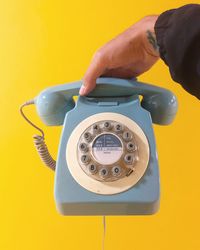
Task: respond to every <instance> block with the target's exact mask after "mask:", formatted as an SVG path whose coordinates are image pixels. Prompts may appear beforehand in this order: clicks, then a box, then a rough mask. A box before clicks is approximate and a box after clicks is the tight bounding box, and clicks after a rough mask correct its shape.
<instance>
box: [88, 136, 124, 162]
mask: <svg viewBox="0 0 200 250" xmlns="http://www.w3.org/2000/svg"><path fill="white" fill-rule="evenodd" d="M92 152H93V155H94V157H95V159H96V161H97V162H99V163H100V164H103V165H110V164H113V163H115V162H117V161H118V160H119V159H120V158H121V156H122V154H123V146H122V143H121V141H120V140H119V139H118V138H117V136H115V135H113V134H103V135H100V136H98V137H97V138H96V139H95V141H94V142H93V145H92Z"/></svg>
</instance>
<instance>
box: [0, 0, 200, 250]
mask: <svg viewBox="0 0 200 250" xmlns="http://www.w3.org/2000/svg"><path fill="white" fill-rule="evenodd" d="M190 2H196V3H200V1H156V0H151V1H147V0H146V1H145V0H139V1H133V0H132V1H131V0H123V1H121V0H116V1H111V0H101V1H95V0H84V1H81V0H79V1H67V0H65V1H64V0H63V1H60V0H57V1H50V0H49V1H47V0H46V1H45V0H44V1H39V0H29V1H26V0H15V1H11V0H7V1H5V0H4V1H2V0H1V1H0V83H1V88H0V106H1V113H0V124H1V129H0V147H1V148H0V149H1V159H0V160H1V166H0V169H1V174H0V199H1V205H0V249H2V250H27V249H28V250H33V249H34V250H36V249H37V250H47V249H48V250H55V249H59V250H62V249H69V250H71V249H75V250H76V249H77V250H78V249H87V250H90V249H92V250H94V249H95V250H98V249H101V242H102V233H103V227H102V217H101V216H97V217H95V216H93V217H84V216H82V217H63V216H61V215H59V214H58V213H57V211H56V209H55V204H54V197H53V185H54V173H53V172H51V171H50V170H48V169H47V168H46V167H44V166H43V164H42V163H41V161H40V159H39V158H38V155H37V153H36V152H35V149H34V148H33V145H32V138H31V136H32V134H34V133H35V130H34V129H33V128H32V127H30V126H29V125H28V124H27V123H26V122H25V121H24V120H23V119H22V118H21V117H20V115H19V111H18V108H19V105H20V104H21V103H23V102H24V101H25V100H28V99H31V98H33V97H35V96H36V95H37V94H38V93H39V92H40V91H41V90H42V89H44V88H46V87H48V86H53V85H56V84H59V83H64V82H70V81H74V80H77V79H80V78H82V77H83V74H84V72H85V70H86V69H87V66H88V64H89V62H90V59H91V56H92V54H93V53H94V51H95V50H96V49H97V48H98V47H99V46H101V45H103V44H104V43H105V42H106V41H108V40H110V39H111V38H112V37H114V36H115V35H117V34H118V33H120V32H122V31H123V30H124V29H125V28H127V27H128V26H130V25H131V24H133V23H134V22H136V21H137V20H138V19H140V18H142V17H143V16H145V15H148V14H156V13H161V12H162V11H164V10H167V9H169V8H174V7H178V6H181V5H183V4H186V3H190ZM140 80H143V81H146V82H150V83H155V84H157V85H160V86H163V87H167V88H169V89H171V90H172V91H174V93H175V94H176V95H177V97H178V99H179V112H178V115H177V117H176V120H175V122H174V123H173V125H171V126H167V127H161V126H154V127H155V134H156V141H157V149H158V155H159V164H160V174H161V191H162V193H161V207H160V211H159V212H158V213H157V214H156V215H153V216H147V217H145V216H122V217H118V216H113V217H112V216H109V217H107V232H106V242H105V246H106V248H105V249H106V250H108V249H110V250H111V249H112V250H113V249H116V250H122V249H140V250H168V249H176V250H177V249H181V250H197V249H200V237H199V233H200V232H199V224H200V213H199V211H200V202H199V199H200V164H199V156H200V151H199V149H200V146H199V142H200V130H199V128H200V102H199V101H198V100H197V99H195V98H194V97H192V96H190V95H189V94H187V93H186V92H185V91H184V90H183V89H182V88H181V87H180V86H179V85H178V84H176V83H174V82H173V81H172V80H171V79H170V76H169V73H168V69H167V67H166V66H165V65H164V63H163V62H162V61H159V62H158V63H157V64H156V65H155V66H154V67H153V68H152V70H150V71H149V72H148V73H146V74H144V75H143V76H141V77H140ZM26 114H27V115H29V117H31V119H33V120H34V121H35V122H37V123H38V124H39V125H40V126H41V127H42V128H43V129H45V131H46V138H47V143H48V144H49V145H50V151H51V152H53V153H54V156H56V153H57V146H58V142H59V135H60V131H61V127H45V126H44V125H43V124H42V123H41V122H40V121H39V119H38V117H37V115H36V114H35V107H29V108H27V109H26Z"/></svg>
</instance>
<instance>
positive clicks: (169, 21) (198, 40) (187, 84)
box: [155, 4, 200, 99]
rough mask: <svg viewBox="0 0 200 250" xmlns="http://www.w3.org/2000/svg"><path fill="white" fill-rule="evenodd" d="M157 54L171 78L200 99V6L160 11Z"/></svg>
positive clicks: (194, 5)
mask: <svg viewBox="0 0 200 250" xmlns="http://www.w3.org/2000/svg"><path fill="white" fill-rule="evenodd" d="M155 34H156V39H157V43H158V46H159V51H160V57H161V58H162V59H163V60H164V62H165V63H166V64H167V65H168V67H169V70H170V74H171V77H172V79H173V80H174V81H176V82H178V83H180V84H181V85H182V86H183V88H184V89H185V90H187V91H188V92H189V93H190V94H192V95H194V96H196V97H197V98H198V99H200V5H199V4H188V5H185V6H182V7H180V8H178V9H172V10H168V11H166V12H164V13H162V14H161V15H160V16H159V17H158V19H157V22H156V24H155Z"/></svg>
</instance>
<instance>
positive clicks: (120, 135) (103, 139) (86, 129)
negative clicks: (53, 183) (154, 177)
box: [66, 113, 149, 195]
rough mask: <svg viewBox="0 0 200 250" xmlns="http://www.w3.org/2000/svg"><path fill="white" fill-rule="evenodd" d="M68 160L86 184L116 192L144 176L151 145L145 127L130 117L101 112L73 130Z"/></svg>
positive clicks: (101, 191) (94, 189)
mask: <svg viewBox="0 0 200 250" xmlns="http://www.w3.org/2000/svg"><path fill="white" fill-rule="evenodd" d="M94 121H95V122H94ZM66 160H67V166H68V169H69V171H70V173H71V175H72V176H73V178H74V179H75V180H76V181H77V183H79V184H80V185H81V186H82V187H83V188H85V189H87V190H89V191H91V192H94V193H98V194H107V195H110V194H116V193H121V192H123V191H125V190H127V189H129V188H131V187H132V186H133V185H135V184H136V183H137V182H138V181H139V179H140V178H141V177H142V176H143V174H144V172H145V170H146V168H147V166H148V161H149V145H148V141H147V138H146V136H145V134H144V132H143V131H142V129H141V128H140V127H139V126H138V125H137V124H136V123H135V122H134V121H133V120H131V119H130V118H128V117H126V116H124V115H121V114H117V113H99V114H95V115H92V116H90V117H88V118H86V119H85V120H83V121H82V122H81V123H80V124H79V125H78V126H77V127H76V128H75V129H74V130H73V132H72V134H71V136H70V137H69V140H68V143H67V148H66Z"/></svg>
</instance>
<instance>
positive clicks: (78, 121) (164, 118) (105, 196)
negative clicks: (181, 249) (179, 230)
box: [35, 78, 177, 215]
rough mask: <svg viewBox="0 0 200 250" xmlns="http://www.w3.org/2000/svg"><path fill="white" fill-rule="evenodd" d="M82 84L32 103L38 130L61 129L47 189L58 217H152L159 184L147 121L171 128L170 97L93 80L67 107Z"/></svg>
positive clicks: (145, 87) (173, 103) (173, 107)
mask: <svg viewBox="0 0 200 250" xmlns="http://www.w3.org/2000/svg"><path fill="white" fill-rule="evenodd" d="M81 84H82V82H81V81H78V82H74V83H71V84H64V85H59V86H56V87H51V88H48V89H46V90H44V91H43V92H41V94H40V95H39V96H38V97H37V98H36V99H35V103H36V105H37V111H38V114H39V116H40V117H41V119H42V120H43V122H44V123H45V124H47V125H50V126H54V125H63V130H62V134H61V139H60V145H59V150H58V157H57V164H56V173H55V189H54V196H55V201H56V207H57V209H58V211H59V212H60V213H61V214H63V215H145V214H153V213H155V212H156V211H157V210H158V208H159V197H160V183H159V170H158V158H157V153H156V144H155V137H154V132H153V128H152V122H154V123H157V124H162V125H166V124H169V123H171V122H172V121H173V119H174V117H175V114H176V112H177V100H176V97H175V96H174V94H173V93H172V92H170V91H169V90H166V89H163V88H159V87H155V86H153V85H149V84H144V83H141V82H137V81H135V80H125V79H117V78H98V80H97V86H96V88H95V89H94V91H92V92H91V93H90V94H89V95H88V96H79V97H78V100H77V102H76V103H74V101H73V98H72V97H73V96H74V95H78V92H79V88H80V87H81ZM140 95H141V96H142V101H140V98H139V96H140ZM95 125H96V126H95ZM95 128H96V129H97V130H95ZM117 129H121V130H120V131H117ZM129 137H130V138H129ZM88 138H89V139H88ZM131 143H132V146H131ZM129 146H131V147H132V148H131V149H130V148H129ZM84 147H85V148H84ZM84 150H85V151H84ZM131 157H132V158H131ZM130 159H132V160H133V159H134V160H133V161H132V163H131V164H132V165H131V164H130V162H129V160H130ZM133 162H134V164H133ZM92 171H93V172H92ZM119 172H120V174H119ZM118 175H119V176H118ZM120 175H121V177H120Z"/></svg>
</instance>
